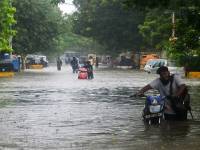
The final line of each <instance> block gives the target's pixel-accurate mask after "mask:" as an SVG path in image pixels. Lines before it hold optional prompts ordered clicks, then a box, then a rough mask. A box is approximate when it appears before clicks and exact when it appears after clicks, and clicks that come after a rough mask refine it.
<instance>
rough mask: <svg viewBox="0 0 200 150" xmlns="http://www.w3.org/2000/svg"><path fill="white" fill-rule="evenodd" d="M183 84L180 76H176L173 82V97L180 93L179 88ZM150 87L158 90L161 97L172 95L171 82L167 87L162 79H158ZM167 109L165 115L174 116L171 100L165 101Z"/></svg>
mask: <svg viewBox="0 0 200 150" xmlns="http://www.w3.org/2000/svg"><path fill="white" fill-rule="evenodd" d="M183 84H184V82H183V81H182V79H181V78H180V77H179V76H178V75H174V78H173V82H172V95H174V94H175V93H176V92H177V91H178V89H179V87H180V86H181V85H183ZM149 85H150V86H151V87H152V88H153V89H156V90H158V91H159V93H160V95H161V97H163V96H169V95H170V82H169V83H168V84H167V85H163V83H162V82H161V81H160V78H157V79H155V80H153V81H152V82H151V83H150V84H149ZM165 107H166V109H165V113H168V114H174V111H173V110H172V108H171V102H170V101H169V100H166V101H165Z"/></svg>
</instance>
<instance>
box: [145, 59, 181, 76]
mask: <svg viewBox="0 0 200 150" xmlns="http://www.w3.org/2000/svg"><path fill="white" fill-rule="evenodd" d="M161 66H167V67H168V69H169V71H170V73H171V74H180V75H182V76H183V75H184V67H177V65H176V63H175V61H173V60H167V59H150V60H148V61H147V63H146V65H145V67H144V71H146V72H148V73H156V71H157V70H158V68H159V67H161Z"/></svg>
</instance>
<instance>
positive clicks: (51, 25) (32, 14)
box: [13, 0, 64, 54]
mask: <svg viewBox="0 0 200 150" xmlns="http://www.w3.org/2000/svg"><path fill="white" fill-rule="evenodd" d="M13 5H14V6H15V7H16V9H17V12H16V15H15V17H16V20H17V24H16V26H15V28H16V30H17V32H18V34H17V36H16V37H15V38H14V39H13V48H14V50H15V51H16V52H18V53H21V54H28V53H37V52H41V53H46V54H49V53H54V52H55V51H57V50H58V49H57V44H58V42H57V41H58V39H59V36H60V34H61V33H62V32H63V30H64V28H63V27H62V25H63V24H64V22H63V20H64V19H63V18H62V15H61V12H60V10H59V9H58V7H57V6H54V5H51V4H50V1H49V0H29V1H27V0H20V3H19V2H17V1H16V2H15V3H14V4H13Z"/></svg>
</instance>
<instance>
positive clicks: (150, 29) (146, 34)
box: [138, 9, 172, 50]
mask: <svg viewBox="0 0 200 150" xmlns="http://www.w3.org/2000/svg"><path fill="white" fill-rule="evenodd" d="M162 11H163V10H160V9H153V10H151V11H149V12H148V13H147V14H146V17H145V21H144V23H143V24H141V25H139V26H138V27H139V30H140V33H141V35H142V36H143V39H144V44H145V45H144V47H146V48H148V49H154V48H156V49H159V50H161V49H162V47H163V46H164V44H165V43H166V41H168V40H169V37H170V34H171V28H172V27H171V23H170V21H171V18H170V16H169V15H168V14H162V13H161V12H162ZM157 14H160V15H157Z"/></svg>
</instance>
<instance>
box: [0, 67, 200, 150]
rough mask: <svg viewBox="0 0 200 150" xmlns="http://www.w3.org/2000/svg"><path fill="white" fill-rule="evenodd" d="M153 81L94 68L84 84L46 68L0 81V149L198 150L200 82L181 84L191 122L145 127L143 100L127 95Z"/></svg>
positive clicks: (149, 77) (135, 74) (140, 75)
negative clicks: (184, 86) (189, 105)
mask: <svg viewBox="0 0 200 150" xmlns="http://www.w3.org/2000/svg"><path fill="white" fill-rule="evenodd" d="M155 77H156V75H149V74H146V73H143V72H138V71H121V70H112V71H107V70H97V71H95V79H94V80H90V81H88V80H78V79H77V76H76V75H74V74H72V73H71V70H70V68H63V69H62V71H61V72H57V71H56V68H54V67H50V68H47V69H45V70H43V71H26V72H24V73H20V74H18V75H17V76H16V77H15V78H13V79H0V86H1V89H0V106H1V107H0V129H1V130H0V149H69V150H73V149H74V150H77V149H87V150H88V149H91V150H94V149H95V150H102V149H105V150H108V149H112V150H113V149H115V150H122V149H123V150H133V149H134V150H135V149H136V150H137V149H140V150H141V149H146V150H151V149H152V150H155V149H158V150H160V149H163V150H165V149H171V148H173V149H177V150H179V149H180V150H181V149H183V148H184V149H192V150H193V149H194V150H195V149H197V148H198V147H199V146H200V144H199V142H200V140H199V139H200V138H199V137H200V127H199V126H200V122H199V121H200V117H199V116H198V114H199V113H200V102H199V101H198V100H199V96H200V94H199V91H200V81H198V80H186V82H187V84H188V85H189V89H190V93H191V95H192V106H193V113H194V116H195V120H191V119H190V120H189V121H186V122H166V123H163V124H162V125H160V126H155V125H154V126H145V124H144V123H143V121H142V118H141V110H142V108H143V105H144V99H142V98H130V97H129V95H131V94H133V93H134V92H136V91H137V90H139V88H140V87H142V86H143V85H145V84H146V83H148V82H149V81H151V80H152V79H154V78H155ZM150 93H151V94H152V93H155V92H154V91H153V92H150Z"/></svg>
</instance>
